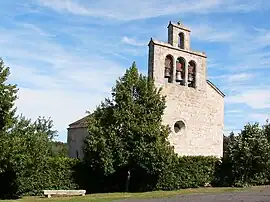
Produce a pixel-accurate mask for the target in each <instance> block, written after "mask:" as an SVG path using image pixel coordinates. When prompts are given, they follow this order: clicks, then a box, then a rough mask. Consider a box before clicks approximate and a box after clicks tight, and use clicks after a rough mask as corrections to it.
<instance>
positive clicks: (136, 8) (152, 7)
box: [38, 0, 266, 20]
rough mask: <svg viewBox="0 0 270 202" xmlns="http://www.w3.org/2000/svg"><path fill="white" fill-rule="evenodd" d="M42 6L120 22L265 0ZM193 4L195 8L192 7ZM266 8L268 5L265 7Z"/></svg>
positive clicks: (70, 1)
mask: <svg viewBox="0 0 270 202" xmlns="http://www.w3.org/2000/svg"><path fill="white" fill-rule="evenodd" d="M38 1H39V2H40V3H41V5H43V6H46V7H49V8H51V9H53V10H56V11H59V12H69V13H72V14H76V15H82V16H93V17H102V18H113V19H117V20H136V19H144V18H150V17H158V16H162V15H172V14H182V15H183V14H188V13H204V14H209V13H211V12H214V13H215V12H241V11H243V12H247V11H251V10H255V9H258V8H261V7H262V2H261V1H262V0H261V1H259V0H256V1H255V0H251V2H248V3H242V2H241V0H226V1H224V0H204V1H201V0H193V2H190V1H187V0H180V1H179V0H173V1H169V0H163V1H159V0H148V1H137V2H136V3H134V4H132V6H131V5H130V2H129V1H125V0H114V1H108V0H99V1H96V2H91V4H90V3H89V2H88V1H86V0H82V1H78V0H38ZM191 5H192V6H191ZM264 6H265V7H266V4H264Z"/></svg>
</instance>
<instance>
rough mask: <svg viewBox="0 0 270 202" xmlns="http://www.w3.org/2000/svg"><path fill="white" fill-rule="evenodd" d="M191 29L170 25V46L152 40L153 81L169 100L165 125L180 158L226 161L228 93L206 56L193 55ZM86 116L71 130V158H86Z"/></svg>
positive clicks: (150, 53) (149, 70)
mask: <svg viewBox="0 0 270 202" xmlns="http://www.w3.org/2000/svg"><path fill="white" fill-rule="evenodd" d="M190 32H191V31H190V30H189V29H188V28H186V27H184V26H183V25H182V24H181V23H177V24H174V23H171V22H170V23H169V25H168V42H167V43H164V42H160V41H157V40H153V39H152V38H151V40H150V42H149V44H148V46H149V54H148V76H149V77H151V78H153V79H154V81H155V85H156V87H162V94H163V95H166V105H167V107H166V109H165V112H164V116H163V123H164V124H166V125H169V126H170V128H171V133H170V136H169V141H170V143H171V145H173V146H174V148H175V152H177V153H178V154H179V155H203V156H208V155H211V156H217V157H221V156H222V154H223V127H224V96H225V95H224V94H223V93H222V92H221V91H220V90H219V89H218V88H217V87H216V86H215V85H214V84H213V83H211V82H210V81H209V80H207V66H206V59H207V57H206V54H205V53H204V52H197V51H193V50H191V47H190ZM85 122H86V117H85V118H83V119H81V120H78V121H76V122H74V123H72V124H70V125H69V128H68V147H69V156H70V157H79V158H81V157H82V156H83V152H82V146H83V140H84V138H85V137H86V135H87V129H86V128H85V125H86V124H85Z"/></svg>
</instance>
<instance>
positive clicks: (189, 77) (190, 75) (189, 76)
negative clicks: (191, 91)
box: [188, 74, 193, 82]
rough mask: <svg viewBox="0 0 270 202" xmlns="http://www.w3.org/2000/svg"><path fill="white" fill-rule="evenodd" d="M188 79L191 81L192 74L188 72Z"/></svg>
mask: <svg viewBox="0 0 270 202" xmlns="http://www.w3.org/2000/svg"><path fill="white" fill-rule="evenodd" d="M188 81H189V82H192V81H193V75H192V74H188Z"/></svg>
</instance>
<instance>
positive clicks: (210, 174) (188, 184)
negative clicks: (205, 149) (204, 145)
mask: <svg viewBox="0 0 270 202" xmlns="http://www.w3.org/2000/svg"><path fill="white" fill-rule="evenodd" d="M218 161H219V159H218V158H216V157H204V156H184V157H178V158H177V159H175V162H174V163H172V165H171V166H170V169H168V170H166V171H165V172H164V173H162V174H161V175H160V176H159V179H158V182H157V185H156V189H157V190H176V189H183V188H196V187H201V186H204V185H205V184H206V183H211V182H212V181H213V180H214V173H215V167H216V164H217V162H218Z"/></svg>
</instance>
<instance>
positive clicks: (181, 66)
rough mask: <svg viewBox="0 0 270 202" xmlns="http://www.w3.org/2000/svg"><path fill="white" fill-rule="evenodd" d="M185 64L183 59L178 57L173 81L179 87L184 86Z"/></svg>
mask: <svg viewBox="0 0 270 202" xmlns="http://www.w3.org/2000/svg"><path fill="white" fill-rule="evenodd" d="M185 63H186V62H185V60H184V58H181V57H179V58H177V60H176V75H175V81H176V82H177V83H179V84H180V85H185Z"/></svg>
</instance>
